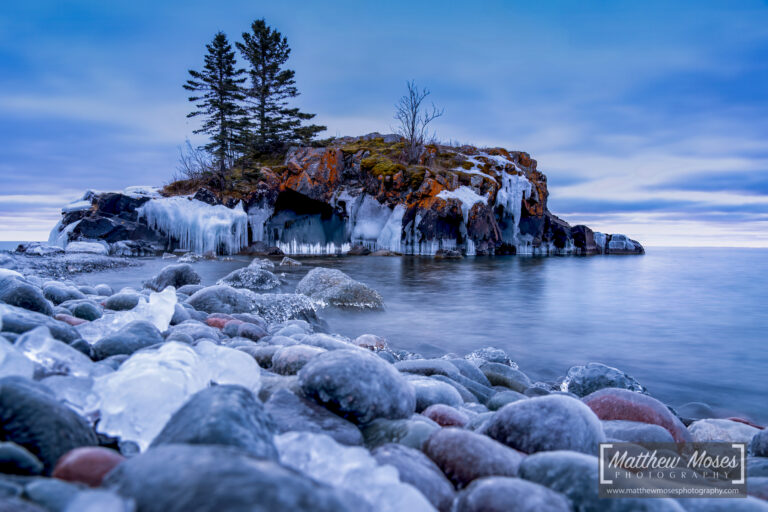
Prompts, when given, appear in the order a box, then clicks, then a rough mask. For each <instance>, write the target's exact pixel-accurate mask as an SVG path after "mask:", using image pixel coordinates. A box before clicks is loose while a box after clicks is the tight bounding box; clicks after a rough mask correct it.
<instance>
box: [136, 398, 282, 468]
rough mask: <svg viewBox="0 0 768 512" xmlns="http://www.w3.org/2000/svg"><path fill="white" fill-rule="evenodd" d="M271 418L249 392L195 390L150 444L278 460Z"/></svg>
mask: <svg viewBox="0 0 768 512" xmlns="http://www.w3.org/2000/svg"><path fill="white" fill-rule="evenodd" d="M274 434H275V425H274V422H273V420H272V417H271V416H270V415H269V413H268V412H266V411H265V409H264V406H263V405H262V403H261V402H260V401H259V400H258V398H257V397H256V395H254V394H253V393H252V392H251V391H250V390H248V389H246V388H244V387H242V386H234V385H224V386H213V387H209V388H206V389H203V390H202V391H198V392H197V393H195V394H194V395H192V397H191V398H190V399H189V400H187V402H186V403H185V404H184V405H183V406H182V407H181V408H180V409H179V410H177V411H176V412H175V413H174V414H173V416H171V419H170V420H168V423H166V424H165V427H163V430H162V431H161V432H160V433H159V434H158V435H157V437H156V438H155V439H154V441H152V445H151V446H152V447H157V446H161V445H166V444H179V443H184V444H195V445H223V446H231V447H234V448H237V450H238V452H239V453H243V454H247V455H249V456H251V457H256V458H260V459H270V460H277V459H278V454H277V448H276V447H275V443H274V439H273V437H274Z"/></svg>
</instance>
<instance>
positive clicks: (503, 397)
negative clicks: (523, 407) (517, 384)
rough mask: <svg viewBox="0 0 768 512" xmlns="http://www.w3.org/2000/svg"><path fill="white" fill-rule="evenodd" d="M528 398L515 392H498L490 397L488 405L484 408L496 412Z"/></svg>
mask: <svg viewBox="0 0 768 512" xmlns="http://www.w3.org/2000/svg"><path fill="white" fill-rule="evenodd" d="M527 399H528V397H527V396H525V395H524V394H522V393H518V392H517V391H512V390H511V389H510V390H507V391H499V392H498V393H496V394H495V395H493V396H492V397H491V399H490V400H488V403H487V404H486V406H487V407H488V409H490V410H492V411H498V410H499V409H501V408H502V407H504V406H505V405H507V404H511V403H512V402H517V401H519V400H527Z"/></svg>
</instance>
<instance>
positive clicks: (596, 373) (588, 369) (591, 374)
mask: <svg viewBox="0 0 768 512" xmlns="http://www.w3.org/2000/svg"><path fill="white" fill-rule="evenodd" d="M603 388H621V389H628V390H630V391H638V392H641V393H643V392H645V388H644V387H643V386H641V385H640V383H639V382H637V381H636V380H635V379H634V378H633V377H630V376H629V375H627V374H626V373H624V372H622V371H621V370H618V369H616V368H612V367H610V366H606V365H604V364H601V363H588V364H587V365H585V366H572V367H571V368H570V369H569V370H568V374H567V375H566V377H565V381H564V382H563V386H562V389H563V390H564V391H569V392H571V393H573V394H575V395H576V396H579V397H583V396H587V395H588V394H590V393H594V392H595V391H597V390H598V389H603Z"/></svg>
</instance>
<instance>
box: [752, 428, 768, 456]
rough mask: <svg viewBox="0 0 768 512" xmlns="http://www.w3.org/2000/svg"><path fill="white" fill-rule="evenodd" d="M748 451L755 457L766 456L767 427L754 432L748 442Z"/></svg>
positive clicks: (767, 452)
mask: <svg viewBox="0 0 768 512" xmlns="http://www.w3.org/2000/svg"><path fill="white" fill-rule="evenodd" d="M749 453H750V455H754V456H755V457H768V429H765V430H761V431H760V432H758V433H757V434H755V436H754V437H753V438H752V442H751V443H749Z"/></svg>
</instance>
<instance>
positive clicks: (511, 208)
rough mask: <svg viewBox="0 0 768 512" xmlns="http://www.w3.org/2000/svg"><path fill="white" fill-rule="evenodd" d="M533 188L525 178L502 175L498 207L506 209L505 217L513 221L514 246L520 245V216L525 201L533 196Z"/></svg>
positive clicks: (507, 174) (512, 238) (512, 239)
mask: <svg viewBox="0 0 768 512" xmlns="http://www.w3.org/2000/svg"><path fill="white" fill-rule="evenodd" d="M532 190H533V187H532V185H531V182H530V181H528V179H527V178H526V177H525V176H522V175H519V174H509V173H506V172H505V173H502V174H501V188H500V189H499V191H498V192H497V193H496V206H501V207H503V208H504V216H506V217H511V218H512V219H513V226H514V231H513V233H510V235H511V240H510V242H512V243H513V244H514V245H516V246H517V245H519V244H520V215H521V213H522V206H523V199H527V198H528V197H530V195H531V191H532Z"/></svg>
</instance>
